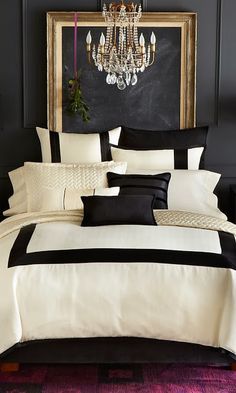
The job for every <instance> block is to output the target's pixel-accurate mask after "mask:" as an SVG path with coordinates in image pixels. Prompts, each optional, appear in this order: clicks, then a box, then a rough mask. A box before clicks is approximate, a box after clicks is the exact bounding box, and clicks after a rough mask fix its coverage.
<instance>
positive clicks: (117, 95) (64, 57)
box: [47, 12, 196, 132]
mask: <svg viewBox="0 0 236 393" xmlns="http://www.w3.org/2000/svg"><path fill="white" fill-rule="evenodd" d="M47 16H48V24H47V29H48V127H49V128H50V129H51V130H55V131H65V132H98V131H99V132H100V131H103V130H108V129H111V128H113V127H116V126H118V125H126V126H129V127H134V128H140V129H142V128H145V129H151V130H169V129H173V128H174V129H176V128H188V127H193V126H194V124H195V81H196V51H195V50H196V14H194V13H185V12H182V13H181V12H180V13H168V12H167V13H158V12H157V13H144V14H143V16H142V19H141V23H139V34H140V33H141V32H142V33H143V34H144V36H145V38H146V42H147V41H149V39H150V35H151V32H152V31H153V32H154V33H155V34H156V37H157V53H156V60H155V62H154V64H153V65H152V66H150V67H149V68H148V69H146V70H145V71H144V72H143V73H139V74H138V83H137V84H136V85H135V86H128V87H127V88H126V89H125V90H123V91H120V90H118V89H117V87H116V85H107V83H106V81H105V79H106V73H105V72H104V71H103V72H99V71H98V70H97V69H96V67H95V66H94V65H91V64H89V63H88V60H87V53H86V35H87V33H88V31H89V30H91V32H92V37H93V42H94V43H96V44H97V43H98V42H99V37H100V34H101V32H102V31H103V32H105V28H106V24H105V22H104V19H103V17H102V14H101V13H80V14H79V19H78V47H77V49H78V68H79V69H81V71H82V76H81V87H82V92H83V96H84V98H85V100H86V102H87V104H88V106H89V107H90V118H91V120H90V121H89V122H88V123H85V122H83V121H82V119H81V118H80V116H79V115H75V116H71V115H68V113H67V111H66V106H67V103H68V101H67V100H68V89H67V87H68V80H69V79H70V78H73V76H74V75H73V60H74V53H73V52H74V50H73V49H74V13H72V12H61V13H60V12H49V13H48V15H47Z"/></svg>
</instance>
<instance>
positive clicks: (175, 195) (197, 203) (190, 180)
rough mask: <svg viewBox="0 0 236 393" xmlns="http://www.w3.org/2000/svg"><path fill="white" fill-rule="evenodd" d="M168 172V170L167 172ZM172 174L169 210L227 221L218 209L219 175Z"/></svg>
mask: <svg viewBox="0 0 236 393" xmlns="http://www.w3.org/2000/svg"><path fill="white" fill-rule="evenodd" d="M166 171H167V170H166ZM162 172H163V171H158V170H145V169H132V170H130V169H128V170H127V173H130V174H131V173H133V174H134V173H135V174H138V173H140V174H146V175H147V174H149V175H154V174H158V173H162ZM168 172H169V173H170V174H171V178H170V182H169V188H168V209H169V210H180V211H181V210H182V211H189V212H193V213H199V214H205V215H208V216H213V217H216V218H221V219H224V220H227V217H226V215H225V214H224V213H222V212H221V211H220V209H218V198H217V196H216V195H215V194H214V190H215V188H216V186H217V184H218V182H219V180H220V177H221V175H220V174H219V173H215V172H210V171H206V170H196V171H194V170H188V169H187V170H185V169H174V170H169V169H168Z"/></svg>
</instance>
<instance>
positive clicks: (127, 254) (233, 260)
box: [8, 224, 236, 270]
mask: <svg viewBox="0 0 236 393" xmlns="http://www.w3.org/2000/svg"><path fill="white" fill-rule="evenodd" d="M35 227H36V225H34V224H32V225H28V226H26V227H24V228H22V229H21V230H20V233H19V235H18V236H17V238H16V240H15V242H14V245H13V247H12V250H11V253H10V257H9V262H8V267H9V268H10V267H14V266H23V265H37V264H40V265H44V264H70V263H92V262H94V263H95V262H101V263H106V262H114V263H115V262H119V263H121V262H124V263H125V262H127V263H137V262H142V263H162V264H163V263H164V264H165V263H166V264H171V265H189V266H206V267H215V268H226V269H234V270H236V244H235V239H234V236H233V235H231V234H229V233H226V232H219V238H220V244H221V249H222V254H215V253H207V252H195V251H175V250H162V249H126V248H88V249H73V250H52V251H39V252H33V253H27V247H28V244H29V242H30V239H31V237H32V235H33V233H34V230H35Z"/></svg>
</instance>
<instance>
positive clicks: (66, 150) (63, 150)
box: [36, 127, 121, 164]
mask: <svg viewBox="0 0 236 393" xmlns="http://www.w3.org/2000/svg"><path fill="white" fill-rule="evenodd" d="M36 130H37V134H38V137H39V140H40V145H41V152H42V161H43V162H61V163H69V164H70V163H82V164H88V163H96V162H101V161H109V160H111V151H110V143H118V140H119V137H120V132H121V127H118V128H115V129H113V130H111V131H107V132H102V133H90V134H82V133H70V132H55V131H49V130H47V129H45V128H40V127H37V128H36Z"/></svg>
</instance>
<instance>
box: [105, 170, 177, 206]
mask: <svg viewBox="0 0 236 393" xmlns="http://www.w3.org/2000/svg"><path fill="white" fill-rule="evenodd" d="M170 178H171V174H170V173H168V172H167V173H160V174H158V175H118V174H117V173H113V172H108V173H107V179H108V185H109V187H120V193H119V195H154V196H155V200H154V205H153V208H154V209H168V204H167V196H168V195H167V191H168V186H169V181H170Z"/></svg>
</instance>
